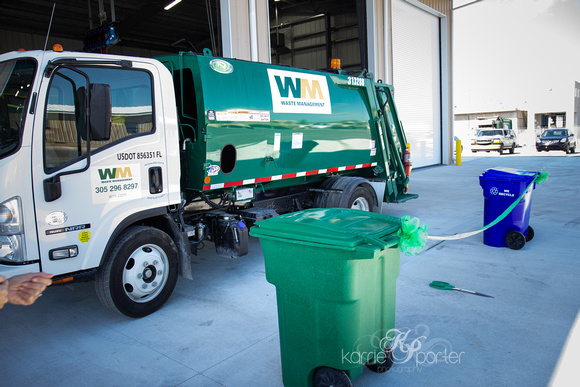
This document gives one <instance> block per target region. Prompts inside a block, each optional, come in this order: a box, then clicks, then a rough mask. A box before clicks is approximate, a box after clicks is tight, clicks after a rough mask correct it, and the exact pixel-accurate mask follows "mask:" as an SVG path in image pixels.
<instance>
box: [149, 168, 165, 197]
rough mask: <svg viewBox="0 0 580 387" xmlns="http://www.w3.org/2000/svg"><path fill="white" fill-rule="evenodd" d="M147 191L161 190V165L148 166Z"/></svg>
mask: <svg viewBox="0 0 580 387" xmlns="http://www.w3.org/2000/svg"><path fill="white" fill-rule="evenodd" d="M149 192H150V193H152V194H157V193H161V192H163V174H162V170H161V167H151V168H149Z"/></svg>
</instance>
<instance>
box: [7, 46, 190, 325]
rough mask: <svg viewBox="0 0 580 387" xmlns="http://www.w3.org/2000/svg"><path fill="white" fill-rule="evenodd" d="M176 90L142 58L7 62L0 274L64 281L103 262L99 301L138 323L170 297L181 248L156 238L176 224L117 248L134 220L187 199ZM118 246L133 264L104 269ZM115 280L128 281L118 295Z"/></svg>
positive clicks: (49, 56)
mask: <svg viewBox="0 0 580 387" xmlns="http://www.w3.org/2000/svg"><path fill="white" fill-rule="evenodd" d="M172 86H173V81H172V79H171V75H170V73H169V71H167V69H166V68H165V67H164V66H162V65H161V64H160V63H159V62H157V61H155V60H149V59H145V58H127V57H123V58H119V57H115V56H106V57H104V56H103V55H96V54H85V53H77V52H75V53H70V57H68V56H67V55H66V54H65V53H59V52H43V51H33V52H13V53H8V54H4V55H0V92H1V94H0V123H1V127H0V181H1V182H2V189H1V190H0V274H1V275H4V276H7V277H10V276H13V275H16V274H21V273H27V272H38V271H44V272H47V273H52V274H54V275H55V279H56V280H55V282H58V281H59V278H60V279H61V280H64V281H66V280H68V279H72V278H73V276H72V275H70V273H75V275H82V273H83V272H89V271H91V270H92V269H95V268H97V267H99V266H101V265H104V267H108V275H106V276H105V277H107V278H105V277H103V278H101V279H100V282H101V292H99V293H101V294H100V295H99V296H100V297H101V299H102V300H103V298H104V299H105V301H107V299H108V300H109V301H108V302H110V303H113V304H117V303H122V302H125V304H126V305H125V306H123V305H116V307H117V308H120V309H122V311H123V313H125V314H128V315H133V316H139V315H144V314H148V313H150V312H151V311H153V310H154V309H156V308H153V309H152V307H151V306H145V307H143V308H139V306H144V305H147V303H148V301H149V299H152V300H155V299H158V296H159V292H166V293H167V292H168V293H169V294H171V291H172V290H173V286H174V285H175V280H176V277H177V263H176V262H173V261H174V260H175V258H174V257H173V256H174V255H176V254H173V253H171V254H170V253H168V252H167V251H165V250H167V249H169V250H172V249H173V250H174V249H176V247H175V243H174V242H172V241H171V239H170V238H165V239H163V235H161V236H160V235H159V233H156V232H154V231H157V230H159V229H161V230H163V229H164V227H165V228H166V229H167V230H166V233H167V234H171V232H172V230H171V227H170V223H171V222H166V223H167V224H166V225H165V226H163V225H157V226H156V228H155V229H154V228H151V230H149V231H150V232H149V234H147V233H145V234H143V233H141V234H139V235H141V236H139V237H138V238H135V236H134V235H133V239H137V242H136V243H135V241H134V240H132V242H126V243H122V244H121V245H119V244H116V245H115V246H113V245H112V243H111V241H113V240H115V239H116V237H119V236H120V234H121V233H122V232H124V233H127V229H126V225H127V223H136V222H138V221H139V219H147V222H151V221H152V219H153V221H157V222H160V223H163V218H164V217H167V216H169V215H168V211H167V208H170V207H171V206H174V205H179V203H180V201H181V198H180V187H179V176H180V163H179V152H178V149H179V147H178V145H177V143H178V139H177V133H178V131H177V130H176V128H177V117H176V107H175V106H176V104H175V98H174V92H173V87H172ZM109 103H110V104H111V106H107V104H109ZM107 111H109V112H112V117H111V115H110V113H109V115H108V116H107ZM107 120H110V121H112V125H109V126H107V125H106V122H107ZM110 121H109V122H110ZM168 128H170V130H168ZM108 131H110V133H109V132H108ZM168 144H171V145H168ZM134 227H137V226H134ZM138 227H142V228H143V227H147V225H146V224H142V225H139V226H138ZM141 231H143V230H141ZM129 234H131V233H129ZM143 235H146V237H144V236H143ZM125 238H127V239H129V240H131V235H125ZM147 238H148V240H147ZM115 248H116V249H131V248H133V249H134V251H131V252H128V253H127V254H129V255H131V254H132V255H133V257H132V258H131V259H126V258H125V259H121V260H118V262H115V258H114V257H113V258H111V259H110V262H102V260H103V258H104V257H110V256H111V253H112V252H113V249H115ZM107 251H108V252H107ZM117 255H119V254H117ZM121 261H122V262H121ZM129 265H135V266H133V268H130V267H129ZM136 265H140V267H137V266H136ZM172 265H173V266H175V267H171V266H172ZM170 269H171V270H170ZM111 271H112V273H111ZM65 274H66V276H67V277H66V278H61V277H60V275H65ZM111 276H113V277H114V276H121V277H123V279H122V280H119V281H117V282H118V283H117V284H114V285H115V286H117V288H113V287H111V284H113V283H114V282H115V281H114V279H113V277H111ZM97 280H98V281H97V282H99V279H98V278H97ZM119 285H120V286H121V287H124V288H123V289H121V288H119ZM131 287H133V289H131ZM116 293H122V297H121V296H119V295H118V294H116ZM169 294H168V295H167V297H169Z"/></svg>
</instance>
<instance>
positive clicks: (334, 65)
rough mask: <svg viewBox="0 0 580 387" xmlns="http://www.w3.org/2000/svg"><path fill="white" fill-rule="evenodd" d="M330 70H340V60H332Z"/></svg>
mask: <svg viewBox="0 0 580 387" xmlns="http://www.w3.org/2000/svg"><path fill="white" fill-rule="evenodd" d="M330 68H331V69H332V70H340V59H331V60H330Z"/></svg>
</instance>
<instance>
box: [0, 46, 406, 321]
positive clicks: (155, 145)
mask: <svg viewBox="0 0 580 387" xmlns="http://www.w3.org/2000/svg"><path fill="white" fill-rule="evenodd" d="M0 91H1V95H0V123H1V126H0V180H1V181H2V189H1V190H0V275H3V276H5V277H8V278H9V277H11V276H13V275H16V274H22V273H28V272H39V271H44V272H48V273H52V274H54V275H55V277H54V283H55V284H68V283H72V282H75V281H94V282H95V288H96V293H97V296H98V298H99V299H100V301H101V302H102V303H103V304H104V305H105V306H107V307H109V308H110V309H112V310H114V311H117V312H119V313H122V314H124V315H127V316H130V317H142V316H145V315H147V314H150V313H152V312H154V311H156V310H157V309H158V308H160V307H161V306H162V305H163V304H164V303H165V302H166V301H167V299H168V298H169V297H170V295H171V293H172V291H173V289H174V287H175V285H176V281H177V278H178V276H180V275H181V276H183V277H186V278H190V279H191V278H192V275H191V262H190V259H191V258H192V255H195V254H197V253H198V250H200V249H201V248H202V247H203V246H205V245H207V244H208V243H213V244H214V245H215V248H216V251H217V254H219V255H223V256H227V257H241V256H243V255H245V254H247V252H248V238H249V237H248V227H251V226H252V225H253V223H254V222H256V221H258V220H261V219H265V218H269V217H272V216H276V215H278V214H283V213H288V212H292V211H299V210H302V209H306V208H310V207H319V208H325V207H329V208H331V207H333V208H334V207H339V208H340V207H342V208H357V209H362V210H367V211H372V212H380V211H381V210H382V205H383V203H396V202H403V201H405V200H408V199H412V198H414V197H416V195H413V194H410V193H408V192H407V187H408V182H409V176H408V175H407V173H406V172H405V168H406V166H407V171H409V170H410V168H408V166H409V159H408V149H407V143H406V137H405V133H404V131H403V127H402V125H401V122H400V120H399V118H398V116H397V110H396V108H395V104H394V101H393V93H394V91H393V88H392V87H391V86H389V85H387V84H384V83H382V82H381V81H376V82H375V81H373V79H372V76H370V75H368V74H366V73H365V72H358V73H347V72H345V71H343V70H333V71H328V72H319V71H310V70H304V69H297V68H290V67H283V66H276V65H270V64H264V63H253V62H247V61H241V60H234V59H225V58H217V57H214V56H213V55H212V54H211V52H210V51H209V50H206V51H204V53H203V54H193V53H180V54H174V55H168V56H163V57H159V58H156V59H152V58H139V57H127V56H116V55H109V54H96V53H82V52H67V51H64V50H62V47H57V46H55V48H53V50H46V51H18V52H10V53H5V54H2V55H0Z"/></svg>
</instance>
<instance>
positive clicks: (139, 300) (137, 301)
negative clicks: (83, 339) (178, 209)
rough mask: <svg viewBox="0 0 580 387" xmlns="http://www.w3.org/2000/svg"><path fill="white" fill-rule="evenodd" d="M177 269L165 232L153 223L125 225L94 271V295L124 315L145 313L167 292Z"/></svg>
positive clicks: (160, 302)
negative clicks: (154, 226)
mask: <svg viewBox="0 0 580 387" xmlns="http://www.w3.org/2000/svg"><path fill="white" fill-rule="evenodd" d="M177 269H178V267H177V248H176V247H175V244H174V243H173V240H172V239H171V238H170V237H169V236H168V235H167V234H166V233H164V232H163V231H161V230H158V229H156V228H153V227H146V226H135V227H129V228H128V229H126V230H125V231H123V233H122V234H121V235H120V236H119V238H118V239H117V240H116V242H115V245H114V247H113V250H112V251H111V254H110V255H109V257H108V258H107V259H106V261H105V262H104V264H103V266H102V267H101V268H100V270H99V271H98V273H97V276H96V281H95V288H96V291H97V296H98V297H99V300H100V301H101V302H102V303H103V304H104V305H105V306H107V307H109V308H110V309H112V310H114V311H117V312H119V313H122V314H124V315H126V316H129V317H136V318H137V317H143V316H147V315H148V314H150V313H153V312H155V311H156V310H157V309H159V308H160V307H161V306H162V305H163V304H165V302H166V301H167V300H168V299H169V296H171V293H172V292H173V289H174V288H175V284H176V283H177Z"/></svg>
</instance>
